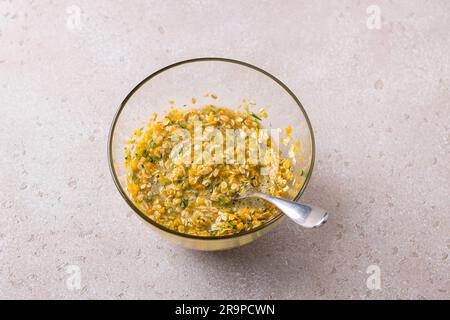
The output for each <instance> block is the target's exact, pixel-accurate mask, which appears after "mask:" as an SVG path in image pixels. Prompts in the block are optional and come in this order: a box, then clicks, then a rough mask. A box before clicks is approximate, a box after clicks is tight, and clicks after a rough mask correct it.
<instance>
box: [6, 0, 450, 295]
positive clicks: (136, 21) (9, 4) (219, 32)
mask: <svg viewBox="0 0 450 320" xmlns="http://www.w3.org/2000/svg"><path fill="white" fill-rule="evenodd" d="M371 5H376V6H378V7H377V8H379V9H380V10H381V25H380V28H379V29H377V28H375V29H374V28H373V27H374V24H373V23H372V22H373V21H374V20H371V17H372V18H373V15H372V14H373V12H374V11H372V10H373V7H372V8H369V13H367V11H366V10H367V9H368V7H369V6H371ZM375 10H377V9H375ZM78 13H80V15H78ZM368 19H369V24H368V21H367V20H368ZM375 26H376V25H375ZM200 56H221V57H229V58H235V59H241V60H244V61H247V62H250V63H252V64H255V65H257V66H260V67H261V68H264V69H266V70H268V71H269V72H271V73H273V74H274V75H275V76H277V77H279V78H280V79H281V80H282V81H284V82H285V83H286V84H287V85H288V86H289V87H290V88H291V89H292V90H293V91H294V92H295V93H296V94H297V95H298V96H299V98H300V100H301V101H302V102H303V104H304V106H305V108H306V109H307V111H308V113H309V115H310V118H311V121H312V123H313V127H314V129H315V133H316V139H317V162H316V168H315V172H314V174H313V178H312V180H311V183H310V185H309V188H308V189H307V191H306V193H305V194H304V197H303V200H304V201H305V202H311V203H315V204H319V205H321V206H323V207H326V208H328V209H329V210H330V212H331V213H332V215H331V220H330V221H329V223H328V224H327V225H325V226H324V227H323V228H321V229H318V230H304V229H301V228H300V227H297V226H295V225H294V224H293V223H290V222H289V221H284V222H283V223H282V224H281V225H279V226H278V227H277V228H276V229H275V230H274V231H273V232H271V233H270V234H268V235H267V236H265V237H264V238H262V239H260V240H258V241H256V242H255V243H253V244H251V245H248V246H245V247H242V248H239V249H236V250H232V251H226V252H219V253H204V252H194V251H188V250H184V249H181V248H178V247H175V246H173V245H172V244H170V243H167V242H166V241H164V240H162V239H161V238H160V237H159V236H157V235H156V234H154V233H153V232H152V231H151V230H149V229H148V228H147V227H146V226H145V225H144V223H143V222H141V220H139V219H138V218H137V217H136V216H135V215H134V214H133V213H132V212H131V210H130V209H129V208H128V207H127V205H126V204H125V203H124V201H123V200H122V198H121V197H120V195H119V193H118V192H117V190H116V189H115V186H114V185H113V182H112V179H111V177H110V174H109V170H108V165H107V157H106V142H107V133H108V129H109V125H110V122H111V120H112V117H113V115H114V113H115V111H116V108H117V107H118V105H119V103H120V102H121V101H122V99H123V98H124V97H125V95H126V94H127V93H128V92H129V90H130V89H131V88H133V87H134V85H136V84H137V83H138V82H139V81H140V80H142V79H143V78H144V77H145V76H147V75H148V74H150V73H152V72H153V71H155V70H157V69H159V68H161V67H163V66H165V65H167V64H170V63H173V62H176V61H179V60H183V59H187V58H193V57H200ZM449 57H450V1H445V0H440V1H439V0H434V1H417V0H415V1H406V0H405V1H400V0H399V1H394V0H392V1H377V0H370V1H364V0H361V1H356V0H355V1H329V0H322V1H245V3H244V1H206V0H195V1H194V0H191V1H100V0H98V1H87V0H71V1H65V0H64V1H44V0H42V1H22V0H14V1H11V0H10V1H4V0H1V1H0V97H1V101H0V103H1V107H0V108H1V109H0V110H1V111H2V113H1V117H0V126H1V136H0V151H1V153H2V156H1V158H0V164H1V171H0V179H1V180H0V181H1V186H0V205H1V206H0V210H1V211H0V212H1V215H0V298H7V299H14V298H27V299H28V298H38V299H45V298H52V299H99V298H107V299H110V298H111V299H113V298H119V299H133V298H138V299H143V298H150V299H151V298H164V299H172V298H199V299H203V298H237V299H243V298H258V299H259V298H262V299H268V298H288V299H303V298H313V299H325V298H331V299H333V298H345V299H360V298H362V299H366V298H368V299H380V298H403V299H410V298H425V299H429V298H441V299H442V298H447V299H448V298H450V276H449V275H450V264H449V262H450V258H449V251H450V200H449V199H450V197H449V195H450V183H449V182H450V168H449V167H450V164H449V163H450V161H449V160H450V121H449V120H450V91H449V86H450V69H449V68H450V67H449ZM370 266H372V267H370ZM373 266H375V267H373ZM377 267H378V268H379V270H380V272H381V273H380V279H381V283H380V285H381V287H380V290H371V289H370V286H369V287H368V286H367V285H366V280H367V279H368V277H369V276H370V274H368V273H367V272H366V271H368V270H369V271H371V270H372V269H371V268H375V269H376V268H377ZM368 268H369V269H368ZM78 271H79V274H80V276H81V278H79V279H81V283H80V287H78V286H77V285H75V286H74V285H73V283H74V282H73V279H74V278H73V276H74V272H78ZM76 275H78V273H76ZM77 279H78V278H77ZM71 281H72V282H71Z"/></svg>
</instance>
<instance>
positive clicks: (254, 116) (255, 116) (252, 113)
mask: <svg viewBox="0 0 450 320" xmlns="http://www.w3.org/2000/svg"><path fill="white" fill-rule="evenodd" d="M250 115H251V116H252V117H253V118H255V119H256V120H259V121H262V119H261V118H260V117H258V116H257V115H256V114H255V113H254V112H251V113H250Z"/></svg>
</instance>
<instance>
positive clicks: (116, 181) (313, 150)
mask: <svg viewBox="0 0 450 320" xmlns="http://www.w3.org/2000/svg"><path fill="white" fill-rule="evenodd" d="M207 61H215V62H225V63H233V64H237V65H240V66H243V67H247V68H250V69H253V70H254V71H257V72H260V73H262V74H263V75H265V76H267V77H269V78H270V79H272V80H273V81H274V82H275V83H277V84H278V85H279V86H281V87H282V88H283V89H284V90H285V91H286V92H287V93H288V94H289V95H290V96H291V98H292V99H294V101H295V102H296V103H297V105H298V107H299V108H300V111H301V112H302V113H303V116H304V117H305V120H306V123H307V125H308V129H309V132H310V135H311V163H310V167H309V171H308V174H307V175H306V178H305V182H304V183H303V186H302V188H301V189H300V190H299V192H298V193H297V195H296V196H295V197H294V199H293V201H297V200H298V199H299V198H300V197H301V196H302V194H303V193H304V191H305V189H306V187H307V185H308V182H309V180H310V179H311V175H312V171H313V168H314V162H315V154H316V144H315V139H314V131H313V128H312V125H311V121H310V120H309V117H308V114H307V113H306V110H305V108H304V107H303V105H302V104H301V102H300V100H299V99H298V98H297V97H296V95H295V94H294V93H293V92H292V91H291V90H290V89H289V88H288V87H287V86H286V85H285V84H284V83H283V82H282V81H281V80H279V79H278V78H276V77H275V76H273V75H272V74H270V73H269V72H267V71H265V70H263V69H261V68H259V67H257V66H254V65H252V64H250V63H247V62H243V61H241V60H236V59H230V58H221V57H202V58H192V59H188V60H182V61H179V62H175V63H173V64H170V65H167V66H165V67H163V68H161V69H159V70H157V71H155V72H153V73H152V74H150V75H149V76H147V77H146V78H144V80H142V81H141V82H139V83H138V84H137V85H136V86H135V87H134V88H133V89H132V90H131V91H130V92H129V93H128V94H127V96H126V97H125V99H124V100H123V101H122V103H121V104H120V106H119V109H118V110H117V111H116V113H115V115H114V118H113V121H112V123H111V126H110V130H109V134H108V164H109V170H110V173H111V175H112V178H113V181H114V184H115V185H116V188H117V189H118V191H119V193H120V194H121V196H122V198H123V199H124V200H125V202H126V203H127V204H128V205H129V206H130V208H131V209H133V211H134V212H135V213H137V214H138V216H140V217H141V218H142V219H144V220H145V221H146V222H148V223H150V224H151V225H153V226H155V227H156V228H158V229H160V230H161V231H163V232H168V233H170V234H172V235H174V236H179V237H183V238H189V239H194V240H225V239H232V238H239V237H244V236H246V235H249V234H252V233H256V232H258V231H260V230H263V229H265V228H267V227H269V226H270V225H273V224H274V223H275V222H277V221H278V220H280V219H281V218H282V217H283V216H284V214H283V213H282V212H281V211H280V213H279V214H278V215H277V216H275V217H274V218H272V219H271V220H270V221H268V222H266V223H264V224H262V225H260V226H258V227H256V228H254V229H251V230H247V231H242V232H239V233H234V234H231V235H224V236H197V235H191V234H186V233H182V232H178V231H175V230H171V229H169V228H166V227H165V226H163V225H160V224H158V223H156V222H155V221H153V220H152V219H151V218H150V217H148V216H147V215H146V214H144V213H143V212H142V211H141V210H139V208H138V207H137V206H136V205H134V203H133V201H132V200H131V199H130V198H129V197H128V195H127V194H126V192H125V190H124V189H123V188H122V186H121V185H120V183H119V179H118V177H117V174H116V170H115V169H114V165H113V155H112V140H113V136H114V131H115V128H116V124H117V121H118V119H119V117H120V114H121V113H122V110H123V109H124V108H125V105H126V104H127V102H128V100H130V99H131V97H132V96H133V95H134V93H136V91H138V90H139V89H140V88H141V87H142V86H143V85H144V84H145V83H147V82H148V81H150V80H151V79H153V78H154V77H156V76H157V75H159V74H160V73H163V72H165V71H167V70H169V69H172V68H175V67H178V66H181V65H184V64H188V63H195V62H207Z"/></svg>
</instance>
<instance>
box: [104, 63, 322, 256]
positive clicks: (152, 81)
mask: <svg viewBox="0 0 450 320" xmlns="http://www.w3.org/2000/svg"><path fill="white" fill-rule="evenodd" d="M205 92H210V93H214V94H215V95H217V96H218V99H217V100H211V98H208V97H204V96H203V95H204V93H205ZM192 97H195V98H196V99H197V100H198V102H197V103H196V104H195V105H192V104H191V99H192ZM242 99H246V100H247V101H254V102H255V103H256V110H258V109H259V108H261V107H264V108H265V109H266V111H267V113H268V118H267V119H263V121H262V124H263V126H264V127H265V128H268V129H271V128H281V129H284V128H286V127H288V126H289V125H291V126H292V134H291V135H292V138H293V141H296V140H298V141H300V144H301V149H302V153H301V154H299V156H301V157H302V160H301V161H297V163H296V165H295V167H294V175H295V177H296V180H297V182H296V184H297V183H298V181H299V180H304V183H303V186H302V187H301V188H300V189H299V188H297V187H296V186H295V185H294V186H291V188H290V190H289V191H288V195H287V197H288V198H290V199H292V200H298V199H299V198H300V196H301V195H302V193H303V192H304V190H305V189H306V187H307V185H308V181H309V179H310V177H311V173H312V169H313V164H314V154H315V146H314V135H313V130H312V127H311V123H310V121H309V119H308V116H307V114H306V111H305V110H304V108H303V106H302V104H301V103H300V101H299V100H298V99H297V97H296V96H295V95H294V93H292V91H291V90H289V88H288V87H286V85H284V84H283V83H282V82H281V81H280V80H278V79H277V78H275V77H274V76H272V75H271V74H270V73H268V72H266V71H264V70H262V69H260V68H258V67H255V66H253V65H250V64H248V63H245V62H241V61H237V60H231V59H225V58H198V59H191V60H186V61H181V62H178V63H175V64H172V65H170V66H167V67H165V68H163V69H161V70H158V71H156V72H155V73H153V74H151V75H150V76H148V77H147V78H145V79H144V80H143V81H142V82H141V83H139V84H138V85H137V86H136V87H135V88H134V89H133V90H132V91H131V92H130V93H129V94H128V95H127V97H126V98H125V100H124V101H123V102H122V104H121V105H120V107H119V110H118V111H117V113H116V115H115V117H114V120H113V122H112V126H111V130H110V133H109V139H108V159H109V165H110V169H111V174H112V176H113V179H114V182H115V184H116V186H117V188H118V190H119V192H120V194H121V195H122V197H123V198H124V200H125V201H126V202H127V203H128V205H129V206H130V207H131V209H133V210H134V211H135V212H136V213H137V214H138V216H140V217H141V218H142V219H144V220H145V221H146V222H148V225H149V226H150V227H152V228H153V229H155V230H156V231H158V232H159V233H160V234H162V235H163V236H164V237H166V238H169V239H170V240H172V241H174V242H175V243H177V244H179V245H181V246H184V247H186V248H190V249H197V250H224V249H230V248H234V247H238V246H241V245H244V244H247V243H250V242H251V241H253V240H255V239H256V238H258V237H260V236H261V235H262V234H264V233H266V232H267V231H269V230H270V229H271V228H273V227H274V225H275V224H276V223H278V222H279V221H281V218H282V217H283V216H284V215H283V214H282V213H281V212H280V213H279V214H278V215H277V216H276V217H275V218H273V219H272V220H271V221H269V222H267V223H265V224H264V225H262V226H260V227H257V228H255V229H252V230H250V231H244V232H240V233H237V234H234V235H230V236H218V237H217V236H216V237H213V236H211V237H201V236H193V235H188V234H184V233H180V232H177V231H173V230H170V229H167V228H165V227H164V226H162V225H159V224H157V223H156V222H154V221H153V220H151V219H150V218H149V217H148V216H146V215H145V214H144V213H143V212H141V211H140V210H139V209H138V208H137V207H136V206H135V205H134V204H133V201H132V200H131V198H130V196H129V194H128V191H127V181H126V173H127V171H126V168H125V166H124V158H125V153H124V147H125V146H126V141H127V140H128V139H129V138H130V136H131V135H132V133H133V131H134V130H135V129H138V128H140V127H143V126H145V124H146V123H147V121H148V119H150V118H151V117H152V116H153V113H154V112H156V113H158V115H162V114H163V112H164V111H165V110H168V109H169V102H168V101H169V100H173V101H175V106H177V107H179V108H180V109H182V106H183V105H184V104H187V105H188V106H192V107H195V108H198V107H200V106H203V105H204V104H207V103H209V104H211V103H213V104H216V105H219V106H224V107H227V108H231V109H235V108H237V107H238V105H239V104H240V103H241V101H242ZM281 147H282V146H281ZM281 149H282V150H283V148H281ZM283 152H287V150H284V151H283Z"/></svg>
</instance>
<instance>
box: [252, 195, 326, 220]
mask: <svg viewBox="0 0 450 320" xmlns="http://www.w3.org/2000/svg"><path fill="white" fill-rule="evenodd" d="M252 196H254V197H258V198H261V199H264V200H266V201H268V202H270V203H272V204H273V205H274V206H276V207H277V208H278V209H280V210H281V211H282V212H283V213H284V214H285V215H287V216H288V217H289V218H291V219H292V220H294V221H295V222H296V223H297V224H299V225H301V226H303V227H305V228H316V227H319V226H321V225H322V224H324V223H325V222H326V221H327V219H328V212H327V211H326V210H325V209H322V208H319V207H316V206H311V205H304V204H300V203H298V202H294V201H290V200H286V199H282V198H278V197H274V196H271V195H268V194H265V193H261V192H254V193H252Z"/></svg>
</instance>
